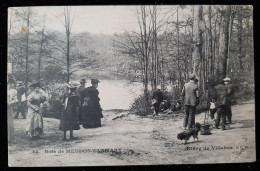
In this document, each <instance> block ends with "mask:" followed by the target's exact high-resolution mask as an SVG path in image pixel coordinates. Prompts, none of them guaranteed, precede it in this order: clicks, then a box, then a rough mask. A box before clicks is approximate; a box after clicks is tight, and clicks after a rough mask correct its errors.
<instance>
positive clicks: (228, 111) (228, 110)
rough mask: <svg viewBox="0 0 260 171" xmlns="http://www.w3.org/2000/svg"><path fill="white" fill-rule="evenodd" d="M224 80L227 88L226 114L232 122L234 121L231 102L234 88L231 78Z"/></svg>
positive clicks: (229, 121)
mask: <svg viewBox="0 0 260 171" xmlns="http://www.w3.org/2000/svg"><path fill="white" fill-rule="evenodd" d="M223 81H224V84H225V86H226V88H227V103H226V115H227V119H228V123H229V124H231V123H232V120H231V118H232V110H231V102H232V100H233V95H234V88H233V86H232V85H231V84H230V82H231V79H230V78H228V77H226V78H225V79H224V80H223Z"/></svg>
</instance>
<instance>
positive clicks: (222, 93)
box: [214, 82, 227, 131]
mask: <svg viewBox="0 0 260 171" xmlns="http://www.w3.org/2000/svg"><path fill="white" fill-rule="evenodd" d="M214 92H215V100H216V107H217V118H216V121H215V128H217V129H219V128H218V126H219V123H220V118H222V130H223V131H224V130H225V129H226V128H225V125H226V104H227V88H226V87H225V86H224V85H222V83H221V82H219V84H218V85H216V86H215V87H214Z"/></svg>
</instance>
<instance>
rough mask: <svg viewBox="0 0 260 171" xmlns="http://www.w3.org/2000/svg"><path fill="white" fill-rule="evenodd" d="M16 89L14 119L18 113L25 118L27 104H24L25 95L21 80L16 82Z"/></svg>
mask: <svg viewBox="0 0 260 171" xmlns="http://www.w3.org/2000/svg"><path fill="white" fill-rule="evenodd" d="M16 91H17V100H18V108H17V112H16V114H15V117H14V118H15V119H17V118H18V116H19V114H20V113H21V114H22V117H23V119H26V114H25V113H26V111H27V109H26V108H27V104H26V97H25V88H24V85H23V82H22V81H18V82H17V86H16Z"/></svg>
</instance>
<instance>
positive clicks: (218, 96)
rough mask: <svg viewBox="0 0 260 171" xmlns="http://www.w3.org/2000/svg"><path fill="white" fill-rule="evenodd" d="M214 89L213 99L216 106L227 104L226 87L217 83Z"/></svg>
mask: <svg viewBox="0 0 260 171" xmlns="http://www.w3.org/2000/svg"><path fill="white" fill-rule="evenodd" d="M214 91H215V101H216V106H217V107H218V106H221V105H226V104H227V88H226V87H225V86H224V85H222V84H218V85H217V86H215V87H214Z"/></svg>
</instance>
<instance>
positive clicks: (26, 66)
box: [25, 8, 31, 97]
mask: <svg viewBox="0 0 260 171" xmlns="http://www.w3.org/2000/svg"><path fill="white" fill-rule="evenodd" d="M30 12H31V11H30V8H27V17H26V20H27V28H26V29H27V30H26V35H25V43H26V45H25V95H26V97H27V91H28V77H29V63H28V61H29V27H30Z"/></svg>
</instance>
